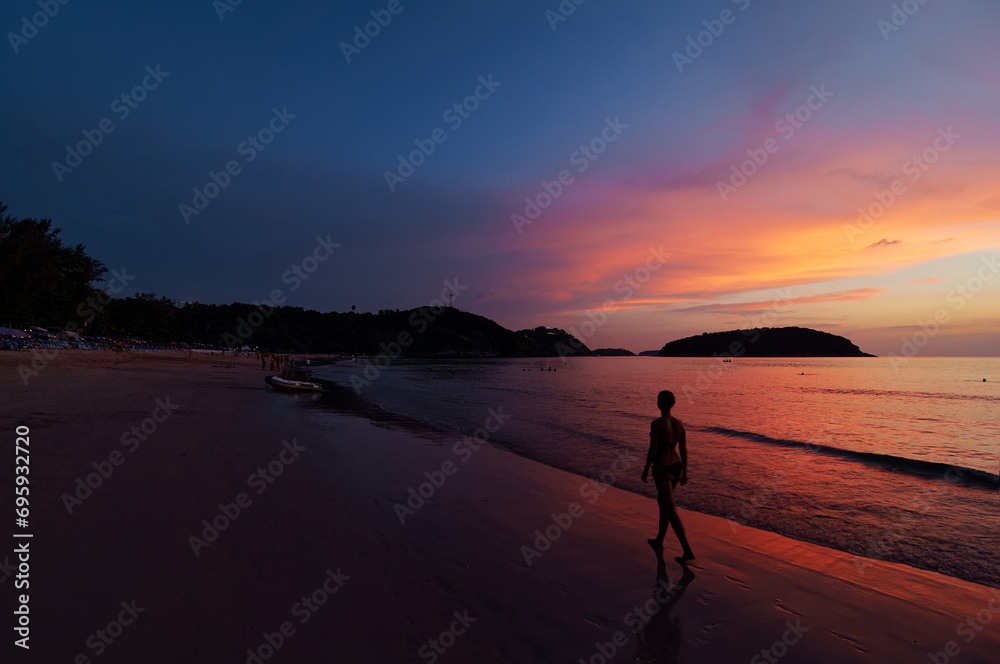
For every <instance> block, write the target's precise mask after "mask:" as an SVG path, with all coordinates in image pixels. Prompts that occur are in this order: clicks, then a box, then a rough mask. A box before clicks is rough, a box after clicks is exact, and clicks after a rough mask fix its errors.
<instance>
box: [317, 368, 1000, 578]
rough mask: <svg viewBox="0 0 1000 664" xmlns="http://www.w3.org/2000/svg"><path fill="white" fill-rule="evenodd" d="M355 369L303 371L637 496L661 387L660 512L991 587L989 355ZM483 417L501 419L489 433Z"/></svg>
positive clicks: (997, 472)
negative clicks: (681, 432)
mask: <svg viewBox="0 0 1000 664" xmlns="http://www.w3.org/2000/svg"><path fill="white" fill-rule="evenodd" d="M369 361H370V360H358V363H357V364H355V363H354V362H351V361H348V362H342V363H337V364H331V365H326V366H318V367H314V370H313V376H314V377H317V378H322V379H326V380H331V381H333V382H335V383H337V384H339V385H342V386H344V387H346V388H351V389H352V390H354V391H355V392H357V393H358V394H359V396H360V397H361V399H363V400H364V401H365V402H368V403H369V404H371V405H372V406H373V407H375V408H378V409H379V410H380V411H383V412H385V413H387V414H392V415H394V416H398V417H401V418H406V419H407V420H408V421H411V422H413V423H415V424H417V425H419V426H425V427H433V428H436V429H444V430H448V431H453V432H456V433H459V434H463V435H477V430H478V435H479V436H480V437H483V436H484V435H486V434H487V433H488V436H489V441H490V442H491V443H493V444H496V445H499V446H502V447H505V448H507V449H509V450H511V451H513V452H515V453H517V454H519V455H522V456H524V457H527V458H529V459H533V460H535V461H538V462H540V463H544V464H548V465H550V466H554V467H556V468H560V469H563V470H566V471H569V472H572V473H576V474H578V475H580V476H581V477H586V478H591V479H596V480H598V481H604V482H606V483H608V484H613V485H615V486H617V487H618V488H620V489H624V490H626V491H632V492H634V493H638V494H641V495H644V496H650V497H654V496H655V488H654V487H653V485H652V483H649V484H644V483H643V482H642V481H641V479H640V474H641V471H642V466H643V463H644V460H645V455H646V452H647V450H648V446H649V426H650V422H651V421H652V420H653V419H655V418H656V417H658V416H659V411H658V410H657V408H656V396H657V393H658V392H659V391H660V390H671V391H672V392H673V393H674V395H675V397H676V399H677V404H676V406H674V409H673V415H674V417H677V418H678V419H680V420H681V421H682V422H683V423H684V425H685V427H686V429H687V441H688V454H689V465H688V482H687V484H685V485H683V486H680V487H679V488H678V490H677V491H676V493H675V499H676V501H677V503H678V504H679V505H680V506H682V507H684V508H686V509H690V510H696V511H699V512H704V513H707V514H714V515H718V516H721V517H724V518H727V519H729V520H730V521H731V523H732V526H733V539H734V541H738V538H739V536H740V530H741V529H742V528H744V527H753V528H759V529H764V530H769V531H773V532H775V533H779V534H782V535H786V536H789V537H793V538H796V539H800V540H805V541H808V542H813V543H816V544H820V545H823V546H827V547H831V548H834V549H839V550H842V551H847V552H850V553H854V554H859V555H861V556H864V557H866V558H872V559H881V560H890V561H895V562H899V563H903V564H906V565H911V566H913V567H918V568H922V569H927V570H932V571H935V572H939V573H942V574H947V575H950V576H954V577H958V578H962V579H966V580H968V581H974V582H977V583H982V584H987V585H991V586H994V587H1000V358H951V357H949V358H911V359H909V360H906V361H905V362H904V361H900V360H888V359H886V358H821V359H813V358H808V359H800V358H795V359H785V358H781V359H763V358H758V359H750V358H738V359H734V360H732V361H731V362H722V361H720V360H719V359H714V358H660V357H581V358H534V359H462V360H404V359H396V360H393V361H392V362H391V363H390V364H389V365H388V366H381V367H376V366H371V367H370V368H369V366H368V363H369ZM382 364H383V365H385V361H383V362H382ZM366 369H367V371H368V373H367V375H366V374H365V370H366ZM352 377H353V379H352ZM369 379H371V380H369ZM984 379H985V380H984ZM354 388H357V389H354ZM491 413H494V414H499V413H502V414H503V415H504V416H505V418H501V419H503V420H504V421H503V424H502V426H501V427H500V428H499V429H497V430H496V431H493V432H487V431H486V430H485V429H486V426H487V424H488V425H490V428H494V429H496V422H498V421H499V420H497V419H489V418H490V417H491ZM619 459H631V460H632V461H630V462H629V463H630V464H631V465H630V468H629V470H627V471H626V472H623V473H615V472H613V470H612V468H613V467H614V468H618V469H619V470H620V469H621V468H622V464H621V463H618V464H615V462H616V460H619ZM859 571H861V572H863V565H859Z"/></svg>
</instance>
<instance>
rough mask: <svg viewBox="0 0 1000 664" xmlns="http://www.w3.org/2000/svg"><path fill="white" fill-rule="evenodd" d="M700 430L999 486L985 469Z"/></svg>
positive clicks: (978, 485) (999, 481)
mask: <svg viewBox="0 0 1000 664" xmlns="http://www.w3.org/2000/svg"><path fill="white" fill-rule="evenodd" d="M697 428H698V429H699V430H701V431H705V432H708V433H717V434H721V435H723V436H730V437H733V438H743V439H745V440H752V441H755V442H759V443H767V444H769V445H780V446H781V447H797V448H801V449H810V450H813V451H814V452H817V453H819V454H825V455H827V456H834V457H838V458H841V459H848V460H850V461H857V462H860V463H864V464H868V465H870V466H878V467H879V468H884V469H886V470H890V471H894V472H899V473H906V474H908V475H919V476H921V477H928V478H936V479H939V480H941V481H943V482H949V483H954V484H961V485H963V486H969V487H975V488H981V489H990V490H997V489H1000V474H996V473H989V472H987V471H985V470H978V469H976V468H967V467H965V466H956V465H952V464H947V463H939V462H936V461H921V460H920V459H908V458H906V457H899V456H894V455H892V454H879V453H877V452H857V451H855V450H845V449H843V448H840V447H831V446H829V445H819V444H816V443H807V442H804V441H801V440H789V439H786V438H771V437H770V436H765V435H764V434H760V433H753V432H750V431H737V430H735V429H726V428H725V427H697Z"/></svg>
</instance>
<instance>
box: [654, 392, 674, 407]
mask: <svg viewBox="0 0 1000 664" xmlns="http://www.w3.org/2000/svg"><path fill="white" fill-rule="evenodd" d="M675 403H677V399H675V398H674V393H673V392H671V391H670V390H663V391H662V392H660V393H659V394H658V395H656V405H657V407H658V408H660V409H661V410H669V409H671V408H673V407H674V404H675Z"/></svg>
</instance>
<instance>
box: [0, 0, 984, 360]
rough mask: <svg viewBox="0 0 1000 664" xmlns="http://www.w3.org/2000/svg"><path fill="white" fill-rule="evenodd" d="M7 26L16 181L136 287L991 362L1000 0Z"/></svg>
mask: <svg viewBox="0 0 1000 664" xmlns="http://www.w3.org/2000/svg"><path fill="white" fill-rule="evenodd" d="M46 11H47V12H48V13H46ZM0 28H2V30H3V31H4V33H5V35H6V37H5V40H4V41H5V44H4V45H3V46H2V47H0V49H5V50H4V51H3V53H2V55H0V58H3V59H4V60H5V62H4V63H3V68H2V74H0V75H2V77H3V78H2V80H3V83H4V90H5V92H6V94H5V100H4V102H3V104H2V105H0V120H2V128H0V201H2V202H4V203H5V204H7V205H8V206H9V210H8V213H9V214H12V215H14V216H16V217H35V218H51V219H52V220H53V221H54V225H55V226H57V227H59V228H61V229H62V235H61V237H62V238H63V239H64V241H65V242H68V243H72V244H76V243H78V242H79V243H83V244H85V245H86V247H87V250H88V253H89V254H90V255H91V256H93V257H95V258H97V259H98V260H101V261H103V262H104V263H105V264H106V265H107V266H108V267H109V268H113V269H116V270H118V271H119V273H124V274H127V275H129V276H130V277H132V278H131V280H130V281H129V282H128V287H127V289H126V290H125V291H123V292H122V293H120V295H127V294H131V293H134V292H154V293H156V294H157V295H164V296H167V297H169V298H171V299H174V300H179V301H198V302H205V303H229V302H233V301H241V302H252V301H257V302H266V301H270V298H272V297H275V296H277V297H275V300H276V302H275V303H283V304H287V305H292V306H300V307H305V308H310V309H317V310H319V311H346V310H350V308H351V307H352V306H356V307H357V310H358V311H378V310H380V309H395V308H399V309H408V308H413V307H418V306H423V305H426V304H431V303H433V302H435V301H436V300H439V299H440V298H441V296H442V292H446V291H448V290H449V289H450V292H451V294H452V296H453V304H454V306H455V307H457V308H459V309H462V310H465V311H470V312H473V313H476V314H480V315H483V316H487V317H489V318H492V319H493V320H496V321H497V322H498V323H500V324H501V325H503V326H505V327H507V328H510V329H522V328H526V327H535V326H538V325H546V326H554V327H561V328H564V329H569V330H571V331H573V332H575V333H576V334H577V336H578V337H580V338H581V339H582V340H583V341H584V342H585V343H586V344H587V345H588V346H590V347H591V348H600V347H623V348H628V349H630V350H632V351H635V352H638V351H642V350H650V349H657V348H659V347H661V346H662V345H663V344H664V343H666V342H668V341H671V340H674V339H678V338H682V337H685V336H689V335H692V334H700V333H702V332H713V331H720V330H729V329H737V328H740V329H746V328H751V327H758V326H771V327H780V326H786V325H798V326H803V327H810V328H814V329H819V330H824V331H828V332H832V333H834V334H839V335H842V336H846V337H847V338H849V339H851V340H852V341H853V342H855V343H857V344H858V345H859V346H860V347H861V349H862V350H864V351H867V352H870V353H874V354H878V355H923V356H935V355H969V356H973V355H1000V278H996V277H997V272H998V269H1000V267H998V264H997V260H998V258H997V257H998V253H1000V185H998V183H1000V177H998V176H1000V163H998V159H1000V157H998V155H1000V68H998V67H997V63H998V62H1000V40H998V39H997V38H996V36H997V34H998V28H1000V4H998V3H996V2H993V1H992V0H952V1H950V2H943V1H940V0H937V1H936V0H926V1H925V2H923V3H922V4H921V2H919V1H918V0H906V1H905V2H898V1H896V2H889V1H884V0H844V1H842V2H838V3H826V2H823V3H821V2H801V1H797V2H795V1H791V0H772V1H770V2H768V1H764V0H715V1H709V2H704V1H699V2H695V1H693V0H690V1H687V0H686V1H678V2H653V1H652V0H641V1H640V0H620V1H616V2H609V1H607V0H603V1H602V0H586V1H584V2H582V3H580V4H576V3H575V2H572V1H571V0H565V1H563V2H561V3H560V2H558V1H557V0H549V1H544V0H543V1H538V0H535V1H522V0H504V1H496V2H486V1H484V0H463V1H455V2H451V1H447V0H444V1H440V2H433V3H432V2H422V1H421V0H396V1H392V2H390V1H388V0H386V1H382V0H376V1H373V2H337V3H325V2H304V1H303V2H297V1H290V2H280V3H279V2H275V1H270V2H268V1H266V0H242V2H239V3H238V4H234V3H233V2H232V1H231V0H229V1H227V0H217V1H216V2H212V1H210V0H199V1H198V2H186V1H182V2H177V3H155V4H154V3H133V2H113V1H98V0H94V1H91V2H71V1H70V2H67V4H59V3H58V2H57V1H56V0H41V1H40V2H39V0H34V1H28V0H10V1H9V2H5V3H4V4H3V8H2V9H0ZM277 300H280V301H277ZM0 316H2V312H0Z"/></svg>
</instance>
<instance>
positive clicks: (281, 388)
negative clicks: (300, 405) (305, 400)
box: [264, 376, 323, 392]
mask: <svg viewBox="0 0 1000 664" xmlns="http://www.w3.org/2000/svg"><path fill="white" fill-rule="evenodd" d="M264 382H265V383H267V384H268V385H270V386H271V387H272V388H273V389H274V390H277V391H278V392H320V391H322V390H323V386H322V385H320V384H319V383H310V382H309V381H305V380H288V379H287V378H282V377H280V376H266V377H265V378H264Z"/></svg>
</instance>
